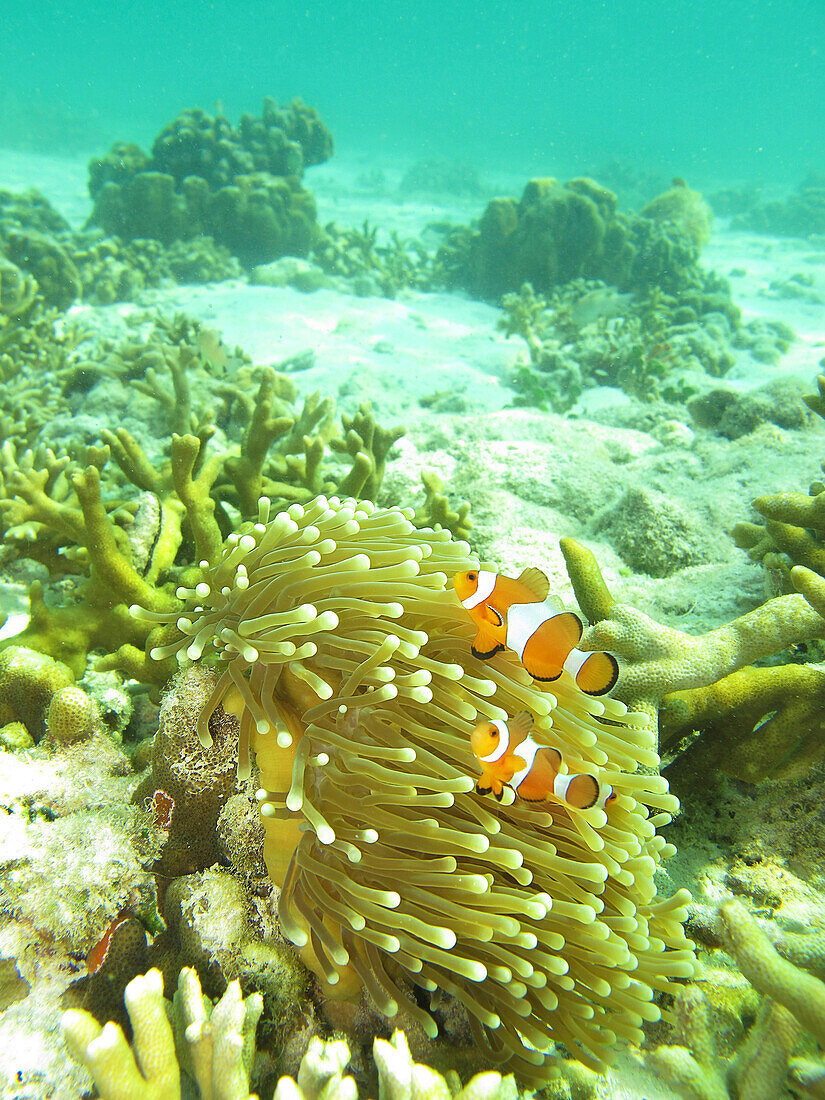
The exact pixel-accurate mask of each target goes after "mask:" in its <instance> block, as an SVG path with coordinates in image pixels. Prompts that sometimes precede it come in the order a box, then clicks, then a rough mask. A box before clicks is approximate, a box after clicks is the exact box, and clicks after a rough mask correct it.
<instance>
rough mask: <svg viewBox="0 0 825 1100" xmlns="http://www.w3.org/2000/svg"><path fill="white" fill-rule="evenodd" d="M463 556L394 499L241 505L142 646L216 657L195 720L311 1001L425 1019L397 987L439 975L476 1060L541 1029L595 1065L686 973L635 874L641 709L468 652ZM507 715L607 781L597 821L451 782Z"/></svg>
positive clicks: (534, 1050) (162, 655)
mask: <svg viewBox="0 0 825 1100" xmlns="http://www.w3.org/2000/svg"><path fill="white" fill-rule="evenodd" d="M469 568H478V564H477V563H475V562H474V561H473V559H472V557H471V556H470V555H469V553H468V548H467V546H466V544H463V543H457V542H454V541H453V540H452V538H451V537H450V535H449V533H448V532H446V531H432V530H426V531H416V530H415V529H414V528H413V526H412V525H411V523H410V522H409V514H407V513H404V512H403V511H401V510H399V509H396V508H391V509H376V508H375V507H374V506H373V505H372V504H370V503H366V502H365V503H361V504H358V503H356V502H355V501H352V500H349V501H344V502H341V501H339V500H337V499H335V498H333V499H331V500H327V499H325V498H323V497H320V498H317V499H316V500H314V501H311V502H310V503H308V504H307V505H306V506H305V507H302V506H298V505H294V506H292V507H291V508H290V509H289V510H288V512H285V513H281V514H280V515H278V516H276V517H275V518H274V519H272V520H271V521H270V519H269V511H268V502H265V501H262V502H261V511H260V514H259V521H258V523H257V524H255V525H254V526H253V527H252V528H251V529H249V530H247V531H245V532H244V533H242V534H240V535H235V536H232V537H231V538H230V540H229V541H228V543H227V546H226V548H225V550H224V554H223V556H222V558H221V560H220V562H219V563H218V564H217V565H216V566H214V567H213V568H211V569H209V570H206V571H205V573H204V575H203V578H202V580H201V581H200V582H199V583H198V584H197V585H196V586H195V587H193V588H192V589H191V590H189V591H188V592H187V593H185V596H186V604H187V610H186V612H185V613H184V614H182V615H180V616H178V617H177V625H178V627H179V629H180V630H181V631H182V632H183V634H184V635H185V639H186V640H185V641H184V642H183V643H175V644H171V645H170V646H168V647H163V648H161V649H160V650H159V651H155V653H154V656H155V657H156V658H157V659H159V660H164V659H166V658H167V657H168V656H169V655H170V654H171V653H173V652H178V653H179V657H180V658H181V659H184V660H185V659H186V657H187V656H188V658H189V659H192V660H197V659H198V658H200V657H201V656H202V655H203V654H204V653H211V654H217V656H218V657H219V658H220V661H221V663H222V664H223V666H224V671H223V672H222V674H221V675H220V677H219V679H218V682H217V684H216V686H215V689H214V691H213V692H212V695H211V698H210V699H209V701H208V703H207V704H206V706H205V707H204V710H203V712H202V715H201V719H200V723H199V733H200V735H201V737H202V738H203V740H204V742H207V743H208V740H209V734H208V722H209V718H210V716H211V715H212V714H213V713H214V712H215V710H216V709H217V707H218V706H219V704H221V703H223V706H224V708H225V709H229V710H231V711H232V712H233V713H238V714H239V715H240V719H241V723H240V771H241V774H245V773H248V770H249V749H250V747H252V748H254V749H255V752H256V754H257V760H258V765H259V768H260V771H261V781H262V783H263V785H264V787H265V791H264V793H263V794H262V796H261V797H262V813H263V816H264V819H265V824H266V830H267V839H266V842H265V848H264V855H265V859H266V862H267V866H268V868H269V872H270V875H271V876H272V878H273V880H274V881H275V882H276V884H278V885H279V886H281V887H282V890H281V895H280V921H281V929H282V931H283V932H284V933H285V935H286V936H287V937H288V938H289V939H291V940H292V942H293V943H295V944H296V945H297V946H299V948H300V949H301V953H302V956H303V957H304V959H305V961H306V962H307V963H308V965H309V966H310V967H311V968H312V969H313V970H314V971H315V973H316V975H317V976H318V978H319V980H320V981H321V982H322V984H323V985H324V987H325V989H326V991H327V995H328V996H329V995H336V994H338V995H340V996H342V997H344V998H348V997H352V996H353V995H354V994H355V993H356V992H358V991H359V990H360V988H361V987H362V986H363V987H364V988H366V990H367V991H368V992H369V994H370V996H371V998H372V999H373V1001H374V1003H375V1004H376V1005H377V1006H378V1007H379V1008H380V1010H381V1011H382V1012H383V1013H384V1014H385V1015H387V1016H389V1017H392V1016H394V1015H396V1013H398V1012H399V1011H401V1012H403V1013H404V1014H406V1016H407V1017H408V1018H411V1019H412V1020H413V1021H415V1022H416V1023H417V1024H418V1025H420V1026H421V1027H422V1028H423V1029H424V1030H425V1031H426V1033H427V1034H430V1035H432V1034H434V1033H435V1030H436V1028H435V1024H434V1021H433V1020H432V1018H431V1017H430V1014H429V1013H428V1012H427V1011H426V1010H425V1009H423V1008H422V1007H421V1006H420V1004H419V1002H418V1000H417V999H416V997H415V996H414V995H413V987H417V988H418V989H420V990H423V991H427V992H430V993H433V992H435V990H437V989H440V990H442V991H444V992H446V993H449V994H452V995H453V996H455V997H456V998H458V1000H459V1001H460V1002H461V1003H462V1004H463V1005H464V1006H465V1008H466V1010H467V1012H468V1014H469V1016H470V1018H471V1020H472V1022H473V1027H474V1030H475V1033H476V1036H477V1040H478V1043H479V1045H480V1048H481V1050H482V1052H483V1054H482V1056H483V1058H484V1060H485V1061H487V1063H488V1064H495V1063H497V1062H504V1063H505V1064H508V1065H510V1066H512V1068H513V1069H514V1070H515V1071H516V1072H517V1073H518V1074H519V1075H520V1076H521V1077H522V1078H523V1079H524V1080H525V1081H543V1080H545V1079H546V1077H547V1074H548V1073H549V1072H550V1071H551V1067H552V1062H553V1059H552V1058H549V1059H548V1057H547V1054H546V1052H547V1051H548V1050H549V1049H550V1048H551V1043H552V1041H553V1040H557V1041H560V1042H563V1043H564V1044H565V1045H566V1046H567V1047H568V1048H569V1049H570V1050H571V1051H574V1052H576V1055H577V1056H578V1057H580V1058H581V1059H582V1061H584V1062H585V1063H587V1064H588V1065H590V1066H593V1067H595V1068H601V1067H603V1066H604V1064H605V1063H606V1062H607V1061H608V1060H609V1059H610V1056H611V1053H612V1049H613V1047H614V1045H615V1042H616V1039H617V1037H619V1036H621V1037H623V1038H628V1039H630V1040H631V1041H634V1042H638V1041H640V1039H641V1036H642V1030H641V1029H642V1024H643V1021H645V1020H651V1019H656V1018H658V1015H659V1010H658V1008H657V1007H656V1006H655V1005H654V1004H653V1003H652V998H653V991H654V989H664V990H667V989H671V988H675V985H674V983H673V979H674V978H677V977H684V976H687V975H690V974H691V973H692V970H693V955H692V950H691V945H690V944H689V943H688V942H687V941H686V940H685V938H684V932H683V929H682V925H681V921H682V920H683V919H684V916H685V909H684V905H685V902H686V898H687V895H686V892H679V893H678V894H676V895H675V896H674V897H672V898H669V899H664V900H661V899H657V898H656V889H655V885H654V878H653V876H654V873H655V870H656V868H657V866H658V865H659V864H660V861H661V860H662V859H663V858H665V857H666V856H667V855H668V854H669V853H670V851H671V848H670V847H669V846H668V845H667V843H666V842H665V841H664V839H663V838H662V837H660V836H658V835H657V834H656V829H657V827H658V826H660V825H662V824H665V823H666V822H667V821H669V820H670V814H671V813H672V812H673V811H674V810H675V808H676V805H677V803H676V800H675V799H674V798H673V797H672V796H671V795H669V794H668V793H667V784H666V783H665V781H664V780H662V779H661V778H660V777H659V776H657V775H650V774H640V773H639V772H638V771H637V769H638V767H639V765H640V764H642V765H645V766H646V767H647V768H652V767H654V766H655V765H656V763H657V759H658V758H657V756H656V754H655V751H654V750H653V731H652V730H651V728H650V726H649V724H648V722H647V721H646V719H645V718H644V717H643V716H642V715H640V714H628V713H627V711H626V708H625V707H624V706H623V705H622V704H621V703H618V702H615V701H613V700H610V699H607V700H601V701H598V700H594V699H591V698H589V697H586V696H584V695H583V694H582V693H581V692H580V691H579V690H578V689H577V688H576V687H575V684H574V683H573V682H572V680H571V681H569V682H568V681H567V680H566V679H564V680H561V681H559V682H558V683H557V684H554V685H552V687H553V691H552V693H551V691H550V690H549V687H548V686H546V685H538V684H536V683H533V682H532V681H531V679H530V677H529V676H528V675H527V673H526V672H525V671H524V669H523V668H522V667H521V666H520V665H519V664H518V663H517V662H516V661H515V659H514V658H513V657H512V655H508V654H500V655H498V656H497V657H496V658H494V659H493V660H492V661H491V662H488V663H486V664H485V663H482V662H480V661H478V660H477V659H476V658H474V657H472V656H471V654H470V642H471V639H472V633H473V631H472V625H471V623H470V622H469V620H468V618H467V616H466V614H465V613H464V612H463V610H462V608H461V607H460V605H459V604H458V602H457V600H456V598H455V596H454V594H453V593H452V592H451V591H450V589H449V583H448V582H449V578H450V576H451V575H452V574H454V573H456V572H458V571H462V570H465V569H469ZM181 594H182V595H184V593H181ZM133 612H134V613H135V614H136V615H138V616H139V617H140V618H142V619H144V620H147V619H148V620H149V621H152V622H159V623H166V622H168V621H169V618H170V616H168V615H166V614H152V613H151V612H150V611H142V610H141V609H139V608H136V609H133ZM524 707H527V708H528V709H530V711H531V712H532V713H533V714H534V716H535V719H536V736H537V737H538V738H539V739H545V738H547V737H552V739H553V744H554V745H557V746H559V747H560V748H561V751H562V753H563V756H564V759H565V760H566V761H567V762H568V763H569V766H570V768H571V769H573V770H578V771H581V770H586V771H589V772H591V773H598V775H599V777H600V778H601V779H603V780H604V781H606V782H609V783H611V784H612V785H613V786H614V789H615V790H616V791H617V794H618V798H617V800H616V801H615V803H611V806H610V808H609V810H608V812H607V813H605V812H604V811H603V810H601V809H598V808H594V809H591V810H584V811H572V810H570V808H569V807H566V805H564V804H562V803H558V804H556V803H555V802H553V803H552V804H549V803H548V804H544V805H541V806H539V807H531V806H529V805H527V804H521V803H514V802H513V800H512V799H505V802H504V803H502V805H500V806H499V805H498V804H495V803H493V804H491V805H488V804H487V803H486V801H484V800H483V799H482V798H481V796H479V795H477V794H476V793H474V791H473V787H474V781H473V776H474V774H475V769H474V766H473V758H472V754H471V751H470V745H469V734H470V732H471V730H472V728H473V726H474V724H475V723H476V722H477V721H478V720H479V718H480V717H482V716H483V717H495V718H504V717H506V715H507V714H508V713H513V712H514V711H516V710H518V709H520V708H524ZM551 724H552V734H551V733H550V732H549V731H550V727H551ZM649 808H650V809H649Z"/></svg>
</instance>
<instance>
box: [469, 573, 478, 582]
mask: <svg viewBox="0 0 825 1100" xmlns="http://www.w3.org/2000/svg"><path fill="white" fill-rule="evenodd" d="M467 580H468V581H475V580H478V574H477V573H468V574H467Z"/></svg>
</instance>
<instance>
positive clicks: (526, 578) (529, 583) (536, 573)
mask: <svg viewBox="0 0 825 1100" xmlns="http://www.w3.org/2000/svg"><path fill="white" fill-rule="evenodd" d="M517 579H518V582H519V584H523V585H524V587H525V588H528V589H529V590H530V592H532V594H533V595H534V596H535V597H536V601H537V602H538V603H544V601H545V600H546V599H547V597H548V595H549V594H550V581H548V579H547V577H546V576H545V575H544V573H542V571H541V570H540V569H536V568H534V567H532V566H531V567H530V568H528V569H524V570H522V573H521V576H520V577H518V578H517Z"/></svg>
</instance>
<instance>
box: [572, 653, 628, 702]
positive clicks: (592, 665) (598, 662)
mask: <svg viewBox="0 0 825 1100" xmlns="http://www.w3.org/2000/svg"><path fill="white" fill-rule="evenodd" d="M618 679H619V662H618V661H617V660H616V658H615V657H614V656H613V654H612V653H599V652H596V653H591V654H589V656H588V658H587V660H586V661H585V662H584V664H583V665H582V666H581V668H580V669H579V671H578V673H577V674H576V683H577V684H578V686H579V687H580V688H581V690H582V691H583V692H584V693H585V695H595V696H598V695H607V693H608V692H610V691H612V690H613V688H614V687H615V686H616V683H617V681H618Z"/></svg>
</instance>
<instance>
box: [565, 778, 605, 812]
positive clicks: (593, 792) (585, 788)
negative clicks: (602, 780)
mask: <svg viewBox="0 0 825 1100" xmlns="http://www.w3.org/2000/svg"><path fill="white" fill-rule="evenodd" d="M600 793H601V790H600V787H599V781H598V779H596V777H595V776H594V775H587V774H584V775H575V776H573V778H572V780H571V781H570V784H569V786H568V788H567V799H566V801H567V802H568V803H569V804H570V805H571V806H575V807H576V809H578V810H589V809H590V808H591V807H592V806H595V805H596V803H597V802H598V801H599V794H600Z"/></svg>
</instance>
